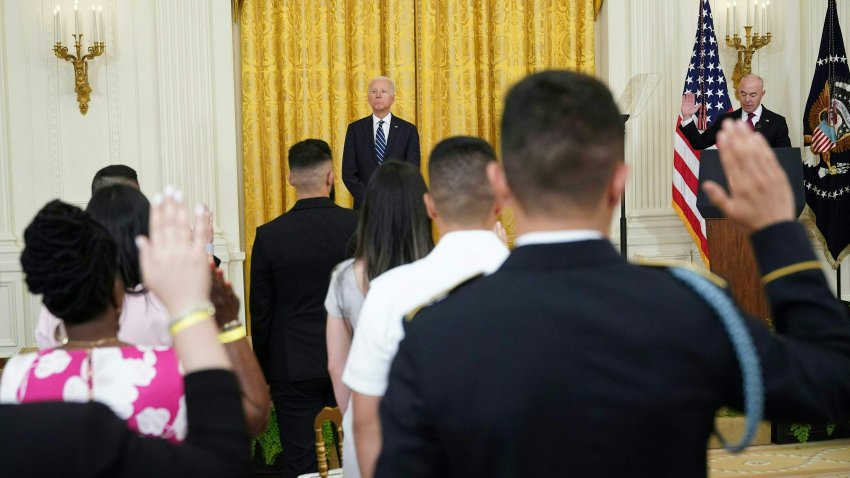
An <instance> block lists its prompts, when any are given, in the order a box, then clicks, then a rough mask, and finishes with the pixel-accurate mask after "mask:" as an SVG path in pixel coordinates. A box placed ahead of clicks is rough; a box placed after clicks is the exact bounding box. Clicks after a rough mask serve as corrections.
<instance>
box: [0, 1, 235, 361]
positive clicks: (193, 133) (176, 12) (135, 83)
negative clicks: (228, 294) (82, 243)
mask: <svg viewBox="0 0 850 478" xmlns="http://www.w3.org/2000/svg"><path fill="white" fill-rule="evenodd" d="M96 1H97V3H100V4H102V5H103V10H104V12H103V15H104V20H105V23H106V35H105V36H106V53H105V54H104V55H103V56H101V57H99V58H97V59H95V60H94V61H93V62H91V63H90V67H89V80H90V83H91V86H92V89H93V90H94V91H93V92H92V95H91V96H92V99H91V103H90V105H89V106H90V107H89V111H88V114H87V115H85V116H82V115H81V114H80V113H79V110H78V108H77V102H76V95H75V93H74V91H73V89H74V84H73V70H72V68H71V66H70V65H69V64H67V63H65V62H61V61H59V60H58V59H57V58H55V57H54V56H53V54H52V45H53V19H52V13H51V12H52V9H53V7H54V6H55V5H57V4H58V5H61V7H62V11H63V12H65V15H66V32H67V33H68V36H69V37H70V30H71V26H72V25H73V18H72V15H71V14H70V12H72V11H73V4H74V2H73V0H0V356H7V355H9V354H10V353H13V352H14V351H15V350H17V349H18V348H19V347H21V346H25V345H31V344H33V333H32V330H33V323H34V319H35V317H37V314H38V311H39V309H40V302H39V299H38V298H37V297H32V296H30V295H29V294H28V293H27V292H26V285H25V283H24V282H23V274H22V272H21V269H20V264H19V255H20V251H21V248H22V246H23V243H22V239H21V237H22V233H23V230H24V228H25V227H26V226H27V224H28V223H29V221H30V220H31V218H32V217H33V216H34V214H35V212H36V211H37V210H38V209H39V208H40V207H41V206H43V205H44V204H45V203H46V202H47V201H49V200H50V199H52V198H56V197H58V198H61V199H63V200H65V201H67V202H71V203H73V204H77V205H79V206H80V207H85V205H86V202H87V200H88V198H89V196H90V189H89V188H90V184H91V178H92V175H93V174H94V173H95V171H97V170H98V169H100V168H101V167H103V166H106V165H108V164H127V165H129V166H131V167H133V168H135V169H136V171H138V173H139V180H140V183H141V185H142V190H143V191H144V192H145V194H147V195H148V196H151V195H153V194H155V193H156V192H157V191H160V190H161V189H162V187H163V186H164V185H166V184H172V185H174V186H176V187H178V188H180V189H182V190H183V191H184V193H185V194H186V197H187V200H188V201H189V202H190V203H192V204H194V203H196V202H205V203H208V204H210V205H211V208H212V209H213V210H214V212H215V232H216V237H215V251H216V255H217V256H218V257H220V258H221V259H222V260H223V262H224V264H223V268H224V269H225V271H226V273H227V275H228V277H229V279H230V280H231V281H232V282H233V284H234V288H235V289H236V290H237V291H241V290H242V284H243V277H242V261H243V260H244V252H243V251H242V246H241V237H242V234H241V231H240V220H239V214H240V191H241V182H240V180H239V174H238V172H239V170H240V165H239V160H238V148H237V129H236V126H237V119H236V118H237V117H236V107H237V102H236V98H238V96H237V95H236V91H237V90H236V89H235V85H234V74H233V72H234V60H233V58H234V56H233V55H234V42H233V37H232V35H231V30H232V22H231V10H230V2H227V1H215V2H210V1H208V0H180V1H174V0H96ZM79 3H80V8H81V15H80V16H81V20H82V21H83V23H84V33H85V32H86V31H87V28H88V25H89V20H90V15H84V14H83V13H82V12H90V8H91V3H92V0H79ZM86 36H88V35H86ZM67 43H68V41H67V40H66V44H67ZM86 43H87V41H84V44H86Z"/></svg>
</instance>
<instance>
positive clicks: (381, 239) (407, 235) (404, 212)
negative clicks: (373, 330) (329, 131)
mask: <svg viewBox="0 0 850 478" xmlns="http://www.w3.org/2000/svg"><path fill="white" fill-rule="evenodd" d="M426 191H427V188H426V186H425V180H424V179H422V175H421V174H420V173H419V170H418V169H417V168H416V167H414V166H412V165H410V164H407V163H400V162H398V161H388V162H387V163H386V164H384V166H383V167H381V168H380V169H379V170H378V171H376V172H375V175H374V176H373V178H372V180H371V181H370V182H369V186H368V187H367V188H366V197H365V198H364V202H363V208H362V209H361V211H360V222H359V224H358V226H357V233H356V237H357V248H356V250H355V252H354V258H352V259H347V260H345V261H343V262H341V263H340V264H339V265H337V266H336V267H335V268H334V271H333V274H332V275H331V281H330V287H329V288H328V295H327V298H326V299H325V309H327V311H328V323H327V343H328V372H329V373H330V376H331V381H332V383H333V388H334V396H335V397H336V402H337V403H338V404H339V407H340V410H341V411H342V412H343V422H342V423H343V429H344V434H345V443H344V444H343V447H344V450H345V460H343V468H344V471H343V473H344V475H345V476H346V477H349V478H357V477H358V476H359V472H358V466H357V454H356V452H355V446H354V435H353V433H352V427H351V412H350V411H349V410H348V404H349V398H350V396H351V391H350V390H349V389H348V387H347V386H346V385H345V384H344V383H342V371H343V369H344V368H345V363H346V358H347V357H348V350H349V348H350V347H351V340H352V337H353V336H354V335H355V332H356V331H357V329H358V317H359V316H360V308H361V307H362V306H363V299H364V297H365V296H366V293H367V292H368V291H369V289H370V282H371V280H372V279H374V278H376V277H378V276H380V275H381V274H383V273H384V272H385V271H387V270H390V269H392V268H394V267H397V266H400V265H402V264H407V263H409V262H412V261H415V260H417V259H419V258H421V257H423V256H425V255H426V254H428V252H430V251H431V248H432V247H433V246H434V244H433V241H432V239H431V221H430V220H429V219H428V214H427V213H426V211H425V205H424V203H423V202H422V197H423V195H424V194H426ZM410 285H411V284H410V283H409V284H408V286H410ZM417 287H418V286H417Z"/></svg>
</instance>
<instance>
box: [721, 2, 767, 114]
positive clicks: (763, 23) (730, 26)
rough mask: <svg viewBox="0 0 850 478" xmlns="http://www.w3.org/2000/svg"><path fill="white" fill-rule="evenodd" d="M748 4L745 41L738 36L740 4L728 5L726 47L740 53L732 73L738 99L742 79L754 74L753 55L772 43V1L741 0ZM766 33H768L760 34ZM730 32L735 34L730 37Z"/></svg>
mask: <svg viewBox="0 0 850 478" xmlns="http://www.w3.org/2000/svg"><path fill="white" fill-rule="evenodd" d="M741 1H742V2H744V1H745V2H747V4H746V8H747V20H746V24H745V25H744V39H743V41H742V39H741V38H740V37H739V36H738V33H737V31H738V15H737V13H738V2H737V0H735V1H732V3H731V6H730V4H729V2H727V3H726V32H727V33H726V46H728V47H731V48H734V49H735V50H736V51H737V52H738V62H737V63H735V71H733V72H732V86H733V88H734V89H735V97H736V98H737V97H738V83H739V82H740V81H741V78H743V77H745V76H746V75H749V74H750V73H752V66H753V53H755V52H756V50H758V49H760V48H762V47H763V46H765V45H767V44H768V43H770V39H771V38H772V35H771V33H770V0H761V7H759V0H755V3H753V2H754V0H741ZM760 31H764V32H766V33H764V34H759V33H758V32H760ZM728 32H733V34H732V36H729V33H728ZM739 99H740V98H739Z"/></svg>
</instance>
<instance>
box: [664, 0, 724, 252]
mask: <svg viewBox="0 0 850 478" xmlns="http://www.w3.org/2000/svg"><path fill="white" fill-rule="evenodd" d="M717 47H718V45H717V37H716V36H715V34H714V19H713V18H712V16H711V6H710V5H709V4H708V0H700V5H699V18H698V20H697V33H696V36H695V38H694V49H693V53H691V60H690V64H689V65H688V74H687V76H686V77H685V87H684V88H683V89H682V94H683V95H684V94H685V93H688V92H691V93H693V94H694V95H695V96H696V102H697V105H698V106H699V111H697V114H696V117H697V124H696V126H697V128H698V129H700V130H705V129H707V128H708V127H710V126H711V125H712V124H713V123H714V121H715V120H716V119H717V117H718V116H720V115H721V114H723V113H726V112H728V111H731V110H732V102H731V101H730V100H729V94H728V93H727V91H726V77H725V76H724V75H723V69H722V68H721V67H720V55H719V51H718V49H717ZM680 124H681V118H679V119H677V120H676V131H675V133H674V135H673V137H674V140H675V144H674V146H673V209H675V210H676V212H677V213H678V214H679V217H680V218H681V219H682V222H684V224H685V228H686V229H687V230H688V232H690V234H691V237H692V238H693V239H694V242H696V244H697V247H699V251H700V255H701V256H702V260H703V262H705V265H706V267H707V266H708V240H707V239H706V234H705V219H703V217H702V215H701V214H700V213H699V211H698V210H697V188H698V187H699V185H698V184H699V162H700V153H699V151H698V150H695V149H694V148H692V147H691V145H690V143H689V142H688V140H687V138H685V135H684V134H683V133H682V131H681V130H680V129H679V126H680Z"/></svg>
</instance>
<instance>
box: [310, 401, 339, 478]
mask: <svg viewBox="0 0 850 478" xmlns="http://www.w3.org/2000/svg"><path fill="white" fill-rule="evenodd" d="M327 421H329V422H331V426H332V427H333V429H334V430H336V440H335V445H336V446H334V447H333V448H331V449H330V450H329V449H327V447H326V446H325V436H324V433H322V427H323V426H324V423H325V422H327ZM313 430H314V431H315V432H316V460H317V461H318V464H319V476H320V477H321V478H327V477H328V470H329V469H334V468H341V467H342V438H343V437H342V414H341V413H340V412H339V408H338V407H334V408H331V407H325V408H323V409H322V411H320V412H319V413H318V414H317V415H316V420H315V421H314V422H313Z"/></svg>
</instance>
